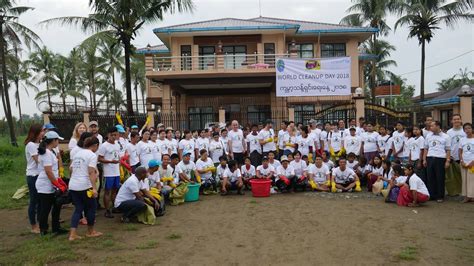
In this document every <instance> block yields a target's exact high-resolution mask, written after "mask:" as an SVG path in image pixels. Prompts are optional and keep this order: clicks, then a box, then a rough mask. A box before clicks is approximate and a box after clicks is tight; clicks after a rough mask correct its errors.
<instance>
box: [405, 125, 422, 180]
mask: <svg viewBox="0 0 474 266" xmlns="http://www.w3.org/2000/svg"><path fill="white" fill-rule="evenodd" d="M407 146H408V148H409V150H410V153H409V156H408V163H409V164H411V165H413V167H414V168H415V173H416V175H417V176H419V177H420V178H421V179H423V180H426V177H425V171H424V169H423V150H424V148H425V138H424V137H423V134H422V131H421V128H420V127H419V126H414V127H413V137H412V138H410V139H409V140H408V141H407Z"/></svg>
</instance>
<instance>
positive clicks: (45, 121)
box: [43, 112, 51, 124]
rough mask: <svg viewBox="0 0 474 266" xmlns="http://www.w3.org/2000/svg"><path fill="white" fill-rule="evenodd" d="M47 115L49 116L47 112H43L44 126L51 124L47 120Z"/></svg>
mask: <svg viewBox="0 0 474 266" xmlns="http://www.w3.org/2000/svg"><path fill="white" fill-rule="evenodd" d="M49 115H50V113H49V112H44V113H43V123H44V124H48V123H51V122H50V120H49Z"/></svg>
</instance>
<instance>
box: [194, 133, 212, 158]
mask: <svg viewBox="0 0 474 266" xmlns="http://www.w3.org/2000/svg"><path fill="white" fill-rule="evenodd" d="M208 134H209V130H208V129H203V130H201V131H200V132H199V137H198V138H197V139H196V146H195V147H194V149H195V150H196V153H197V154H199V153H200V152H201V150H206V151H208V152H209V137H208V136H207V135H208Z"/></svg>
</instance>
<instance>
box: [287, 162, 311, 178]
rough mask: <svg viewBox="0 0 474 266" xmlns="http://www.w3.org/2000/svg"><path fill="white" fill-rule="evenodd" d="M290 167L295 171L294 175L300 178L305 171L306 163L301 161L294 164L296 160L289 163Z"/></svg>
mask: <svg viewBox="0 0 474 266" xmlns="http://www.w3.org/2000/svg"><path fill="white" fill-rule="evenodd" d="M290 166H291V167H293V169H295V175H297V176H302V175H303V174H304V172H305V171H306V169H307V167H308V166H307V165H306V162H305V161H303V160H300V161H299V162H296V160H293V161H291V163H290Z"/></svg>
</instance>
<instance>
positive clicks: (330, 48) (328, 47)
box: [321, 43, 346, 57]
mask: <svg viewBox="0 0 474 266" xmlns="http://www.w3.org/2000/svg"><path fill="white" fill-rule="evenodd" d="M341 56H346V44H345V43H323V44H321V57H341Z"/></svg>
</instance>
